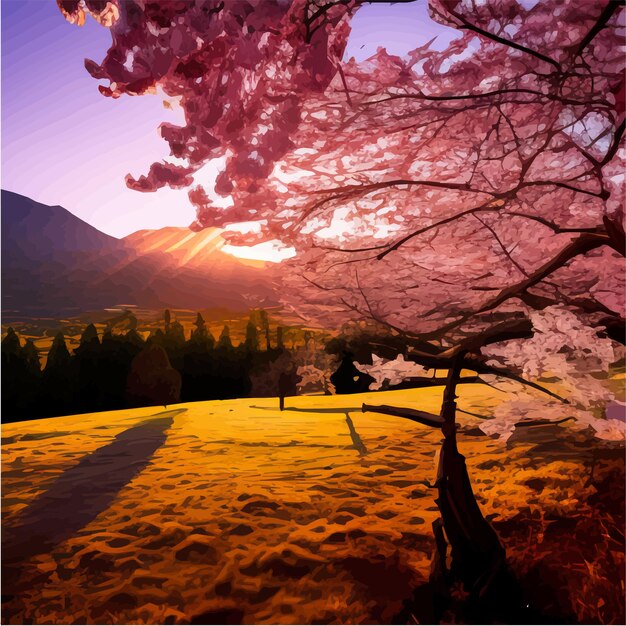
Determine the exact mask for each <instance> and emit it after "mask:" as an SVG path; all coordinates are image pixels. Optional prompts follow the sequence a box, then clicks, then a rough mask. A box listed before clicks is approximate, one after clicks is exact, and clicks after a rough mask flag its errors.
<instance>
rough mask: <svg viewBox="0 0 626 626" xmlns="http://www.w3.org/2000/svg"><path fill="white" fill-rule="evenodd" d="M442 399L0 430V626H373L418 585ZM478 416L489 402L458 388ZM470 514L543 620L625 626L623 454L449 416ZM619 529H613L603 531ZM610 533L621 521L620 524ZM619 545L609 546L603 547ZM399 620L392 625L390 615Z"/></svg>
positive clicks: (477, 391)
mask: <svg viewBox="0 0 626 626" xmlns="http://www.w3.org/2000/svg"><path fill="white" fill-rule="evenodd" d="M440 394H441V388H431V389H423V390H411V391H399V392H388V393H384V394H382V393H370V394H363V395H358V396H357V395H355V396H330V397H299V398H292V399H288V401H287V407H289V409H290V410H288V411H285V412H284V413H280V412H279V411H278V410H277V406H278V403H277V401H276V400H275V399H243V400H232V401H223V402H199V403H193V404H181V405H176V406H171V407H167V409H164V408H161V409H160V408H154V407H153V408H143V409H136V410H128V411H117V412H111V413H99V414H91V415H78V416H70V417H63V418H54V419H47V420H38V421H33V422H25V423H17V424H10V425H6V426H4V427H3V429H2V452H3V477H2V480H3V533H2V539H3V560H4V565H5V567H4V571H3V600H5V602H4V605H3V613H4V622H5V623H32V622H35V623H52V624H55V623H72V622H76V623H85V622H88V623H189V622H191V623H204V624H207V623H221V624H227V623H242V622H243V623H264V622H265V623H328V622H339V623H376V622H379V623H380V622H382V623H390V621H391V620H393V619H394V617H395V616H397V615H398V614H399V613H401V611H402V610H403V607H404V608H405V613H404V615H405V618H406V616H407V615H408V616H409V618H408V619H409V621H410V620H411V619H412V618H411V617H410V616H411V614H413V615H414V616H416V619H418V620H419V606H418V605H417V604H415V603H414V600H413V592H414V590H415V589H416V588H418V587H419V585H420V584H422V583H425V582H426V581H427V579H428V574H429V569H430V559H431V556H432V552H433V548H434V541H433V538H432V531H431V523H432V522H433V521H434V520H435V518H436V517H437V508H436V505H435V502H434V498H435V497H436V490H435V489H434V488H433V487H432V484H433V482H434V479H435V467H436V452H437V449H438V443H439V441H440V433H438V432H437V431H433V430H431V429H428V428H426V427H423V426H420V425H417V424H413V423H411V422H408V421H405V420H402V419H399V418H393V417H385V416H382V415H378V414H373V413H366V414H363V413H361V412H360V406H361V403H362V402H371V403H374V404H383V403H385V404H397V405H404V406H414V407H418V408H421V409H424V410H428V411H437V410H438V406H439V403H440ZM460 395H461V397H460V400H459V403H460V406H462V408H464V409H466V410H468V411H475V412H478V413H479V412H481V410H484V408H485V407H487V406H493V405H494V404H495V403H497V402H499V401H500V400H501V399H502V398H501V397H499V396H501V395H502V394H499V392H497V391H495V390H494V389H492V388H489V387H487V386H484V385H464V386H462V387H461V388H460ZM459 421H461V422H463V424H464V425H465V427H464V429H463V433H462V434H461V435H460V437H459V445H460V449H461V452H462V453H463V454H465V455H466V456H467V462H468V466H469V469H470V475H471V477H472V479H473V484H474V487H475V490H476V492H477V494H478V497H479V501H480V503H481V506H482V508H483V511H484V513H485V514H486V515H487V516H488V518H489V519H490V520H492V522H493V523H494V525H495V527H496V529H497V530H498V532H499V534H500V535H501V537H502V539H503V541H504V542H505V544H506V545H507V548H508V551H509V554H510V557H511V563H512V564H513V567H514V569H515V571H516V573H517V574H518V575H519V576H520V577H521V578H522V580H523V581H525V586H526V587H527V589H528V593H529V598H530V601H531V602H533V603H535V604H536V605H537V608H538V609H539V610H541V611H542V612H543V613H544V614H545V615H548V616H550V615H554V616H562V617H565V618H569V619H575V620H576V619H577V620H583V621H592V622H598V621H600V622H603V623H607V622H611V621H614V622H615V623H619V620H620V619H623V604H622V596H623V584H624V566H623V564H624V554H623V535H621V537H620V533H621V532H623V503H624V496H623V494H624V491H623V481H624V449H623V447H621V448H619V447H615V446H613V447H607V446H606V445H601V444H600V443H599V442H597V441H594V440H591V439H590V438H589V437H588V435H586V434H584V433H578V434H575V433H573V432H572V431H571V430H568V429H567V427H566V424H563V425H562V426H555V425H551V426H543V427H536V428H525V429H518V431H517V432H516V433H515V434H514V435H513V437H512V438H511V439H510V440H509V441H508V442H507V443H502V442H500V441H499V440H494V439H490V438H487V437H485V436H484V435H482V434H481V432H480V431H479V430H478V429H477V428H476V425H477V422H478V420H477V419H476V418H472V417H469V416H461V417H460V420H459ZM620 511H621V513H620ZM620 515H622V517H621V518H620ZM620 529H621V530H620ZM407 611H408V612H407ZM615 620H618V621H615Z"/></svg>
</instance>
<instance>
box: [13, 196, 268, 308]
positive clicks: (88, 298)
mask: <svg viewBox="0 0 626 626" xmlns="http://www.w3.org/2000/svg"><path fill="white" fill-rule="evenodd" d="M164 230H165V231H166V233H165V237H166V239H167V231H169V230H170V229H164ZM173 230H174V231H179V232H178V235H177V236H178V238H179V240H182V239H184V238H185V237H187V236H188V234H189V233H190V231H187V232H185V231H186V229H173ZM144 232H145V231H144ZM152 232H154V233H157V234H158V233H160V231H152ZM190 234H191V235H192V236H193V235H196V234H195V233H190ZM198 234H201V233H198ZM209 235H212V239H217V238H218V237H219V235H218V234H216V233H209ZM155 236H156V237H161V235H153V237H155ZM209 239H210V238H209V236H207V235H204V236H203V237H201V238H199V239H198V240H193V237H191V238H189V239H188V241H193V246H194V247H195V248H199V247H201V246H202V244H203V243H204V244H206V245H207V247H208V250H207V251H205V252H202V254H200V257H201V258H203V259H205V261H204V262H203V263H187V262H182V261H184V260H185V259H186V256H187V253H185V252H184V249H183V247H182V245H179V246H178V248H176V249H177V250H178V252H176V253H173V251H172V252H168V251H167V249H168V248H171V245H170V246H165V247H164V246H151V247H146V246H145V245H137V247H135V244H136V243H137V244H139V243H140V238H139V237H133V236H131V237H129V238H126V239H122V240H119V239H116V238H114V237H110V236H109V235H105V234H104V233H102V232H100V231H99V230H97V229H96V228H94V227H93V226H90V225H89V224H87V223H86V222H84V221H82V220H80V219H79V218H78V217H76V216H75V215H73V214H72V213H70V212H69V211H67V210H66V209H64V208H62V207H60V206H52V207H51V206H47V205H44V204H41V203H38V202H35V201H33V200H31V199H29V198H26V197H25V196H21V195H19V194H16V193H12V192H9V191H4V190H3V191H2V292H3V293H2V295H3V300H2V309H3V312H4V314H5V317H8V318H11V317H12V316H20V315H26V316H28V315H40V316H49V315H60V314H69V313H79V312H85V311H90V310H96V309H101V308H106V307H111V306H115V305H118V304H130V305H136V306H140V307H144V308H159V307H164V306H169V307H175V308H209V307H218V306H219V307H227V308H229V309H232V310H245V309H246V308H248V303H247V300H246V297H247V296H248V295H253V296H254V297H256V298H257V299H258V298H270V300H271V296H272V288H271V271H268V270H267V269H265V268H263V267H256V268H255V267H250V266H247V265H244V264H243V263H240V262H239V261H238V260H237V259H236V258H234V257H232V256H229V255H227V254H224V253H223V252H221V251H220V250H219V247H221V245H222V243H221V239H220V240H219V242H220V243H219V244H218V243H217V242H214V243H212V244H211V245H208V244H209ZM181 252H182V256H181ZM194 256H198V253H196V254H195V255H194ZM209 257H211V258H212V261H211V262H209V261H208V260H207V259H208V258H209Z"/></svg>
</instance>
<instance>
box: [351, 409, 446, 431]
mask: <svg viewBox="0 0 626 626" xmlns="http://www.w3.org/2000/svg"><path fill="white" fill-rule="evenodd" d="M361 410H362V411H363V413H366V412H369V413H382V414H383V415H393V416H394V417H403V418H404V419H408V420H411V421H412V422H417V423H418V424H424V426H430V427H431V428H441V427H442V426H443V422H444V421H443V418H442V417H440V416H439V415H435V414H434V413H427V412H426V411H418V410H416V409H405V408H400V407H395V406H389V405H387V404H381V405H372V404H363V406H362V407H361Z"/></svg>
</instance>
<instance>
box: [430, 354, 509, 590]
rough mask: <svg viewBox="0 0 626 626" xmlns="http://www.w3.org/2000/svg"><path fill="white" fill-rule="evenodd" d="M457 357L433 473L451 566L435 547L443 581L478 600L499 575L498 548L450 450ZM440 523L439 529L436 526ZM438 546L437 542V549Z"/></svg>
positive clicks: (501, 554)
mask: <svg viewBox="0 0 626 626" xmlns="http://www.w3.org/2000/svg"><path fill="white" fill-rule="evenodd" d="M462 362H463V355H462V354H460V355H459V356H458V358H456V359H455V361H454V363H453V365H452V367H451V369H450V371H449V373H448V379H447V382H446V387H445V391H444V395H443V404H442V406H441V418H442V419H443V426H442V427H441V430H442V432H443V435H444V440H443V444H442V447H441V454H440V456H439V468H438V472H437V482H436V485H437V489H438V498H437V500H436V502H437V505H438V506H439V511H440V513H441V523H442V524H443V530H444V531H445V535H446V537H445V538H446V540H447V543H448V545H449V547H450V556H451V566H450V567H449V568H448V567H447V564H446V550H443V551H442V548H441V546H439V560H440V563H439V564H438V565H439V567H437V568H435V569H436V571H439V572H442V573H443V575H444V576H445V577H446V578H447V579H448V580H449V581H451V582H452V581H454V580H460V581H462V583H463V585H464V587H465V590H466V591H467V592H469V593H470V596H471V597H473V598H474V599H475V600H478V599H481V598H483V597H484V595H485V593H486V592H487V591H488V590H489V588H490V586H491V583H492V582H493V580H494V578H495V577H497V576H498V575H499V574H500V573H502V572H503V568H504V563H505V552H504V548H503V547H502V545H501V544H500V541H499V539H498V536H497V535H496V532H495V531H494V529H493V528H492V527H491V525H490V524H489V523H488V522H487V520H485V518H484V517H483V515H482V513H481V511H480V508H479V506H478V503H477V502H476V497H475V496H474V492H473V490H472V485H471V483H470V479H469V475H468V473H467V467H466V465H465V457H464V456H463V455H462V454H460V453H459V451H458V449H457V444H456V420H455V417H456V385H457V383H458V381H459V377H460V373H461V368H462ZM441 523H440V525H441ZM440 543H441V539H439V541H438V544H440Z"/></svg>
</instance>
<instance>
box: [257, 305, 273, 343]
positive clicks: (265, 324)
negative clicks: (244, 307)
mask: <svg viewBox="0 0 626 626" xmlns="http://www.w3.org/2000/svg"><path fill="white" fill-rule="evenodd" d="M259 316H260V321H261V328H262V329H263V332H264V333H265V350H266V351H267V352H269V351H270V350H271V349H272V343H271V341H270V319H269V316H268V314H267V311H266V310H265V309H261V310H260V311H259Z"/></svg>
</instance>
